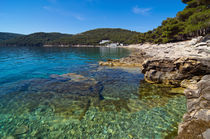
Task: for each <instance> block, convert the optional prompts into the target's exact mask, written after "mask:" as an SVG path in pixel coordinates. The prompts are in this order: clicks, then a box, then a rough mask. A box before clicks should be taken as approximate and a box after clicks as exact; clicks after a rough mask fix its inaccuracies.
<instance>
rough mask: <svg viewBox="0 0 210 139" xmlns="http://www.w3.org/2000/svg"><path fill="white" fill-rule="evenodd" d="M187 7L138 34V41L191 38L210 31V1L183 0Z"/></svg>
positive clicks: (154, 41)
mask: <svg viewBox="0 0 210 139" xmlns="http://www.w3.org/2000/svg"><path fill="white" fill-rule="evenodd" d="M182 2H184V3H185V4H187V6H186V8H185V9H184V10H183V11H181V12H178V13H177V15H176V17H175V18H168V19H166V20H164V21H163V22H162V25H161V26H159V27H157V28H156V29H154V30H153V31H149V32H147V33H144V34H140V35H139V36H138V43H144V42H151V43H167V42H175V41H182V40H186V39H190V38H192V37H195V36H199V35H206V34H208V33H209V32H210V1H209V0H182Z"/></svg>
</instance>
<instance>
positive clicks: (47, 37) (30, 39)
mask: <svg viewBox="0 0 210 139" xmlns="http://www.w3.org/2000/svg"><path fill="white" fill-rule="evenodd" d="M69 36H72V35H70V34H61V33H44V32H38V33H33V34H30V35H25V36H20V37H17V38H12V39H9V40H5V41H1V42H0V45H1V46H43V45H44V44H46V43H48V42H49V41H52V40H55V39H58V38H62V37H69Z"/></svg>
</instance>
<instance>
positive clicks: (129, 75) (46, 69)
mask: <svg viewBox="0 0 210 139" xmlns="http://www.w3.org/2000/svg"><path fill="white" fill-rule="evenodd" d="M128 55H129V51H128V50H126V49H122V48H41V47H38V48H37V47H36V48H35V47H0V71H1V72H0V86H1V88H0V138H9V137H10V138H82V139H83V138H165V137H169V138H173V137H174V133H175V132H176V131H177V124H178V123H179V122H180V121H181V119H182V115H183V114H184V113H185V111H186V105H185V103H186V100H185V97H184V96H183V95H180V94H178V93H177V92H174V91H171V88H167V87H163V86H157V85H152V84H149V83H146V82H145V81H144V80H143V78H144V76H143V74H141V72H140V70H139V68H119V67H114V68H111V67H101V66H99V65H98V61H103V60H107V59H110V58H111V59H115V58H121V57H125V56H128Z"/></svg>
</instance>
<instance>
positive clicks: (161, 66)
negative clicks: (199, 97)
mask: <svg viewBox="0 0 210 139" xmlns="http://www.w3.org/2000/svg"><path fill="white" fill-rule="evenodd" d="M142 73H144V74H145V79H146V80H147V81H149V82H154V83H163V84H166V85H174V86H180V85H181V84H182V85H183V86H186V85H184V84H186V83H185V82H186V81H185V82H182V81H183V80H184V79H191V78H193V77H194V76H196V75H197V76H201V75H205V74H209V73H210V61H208V60H205V59H204V60H203V59H195V58H178V59H175V60H170V59H149V60H147V61H145V62H144V63H143V65H142ZM191 81H192V80H191ZM181 82H182V83H181ZM192 83H193V81H192ZM194 87H195V88H196V86H192V88H194Z"/></svg>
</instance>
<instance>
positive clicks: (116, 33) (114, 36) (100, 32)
mask: <svg viewBox="0 0 210 139" xmlns="http://www.w3.org/2000/svg"><path fill="white" fill-rule="evenodd" d="M139 34H140V33H138V32H134V31H129V30H124V29H111V28H101V29H95V30H90V31H87V32H83V33H81V34H76V35H73V36H71V37H63V38H60V39H56V40H53V41H50V42H49V43H48V44H52V45H61V44H63V45H77V44H80V45H98V44H99V42H100V41H101V40H110V41H111V42H118V43H123V44H132V43H134V42H135V40H136V39H134V38H135V36H137V35H139Z"/></svg>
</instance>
